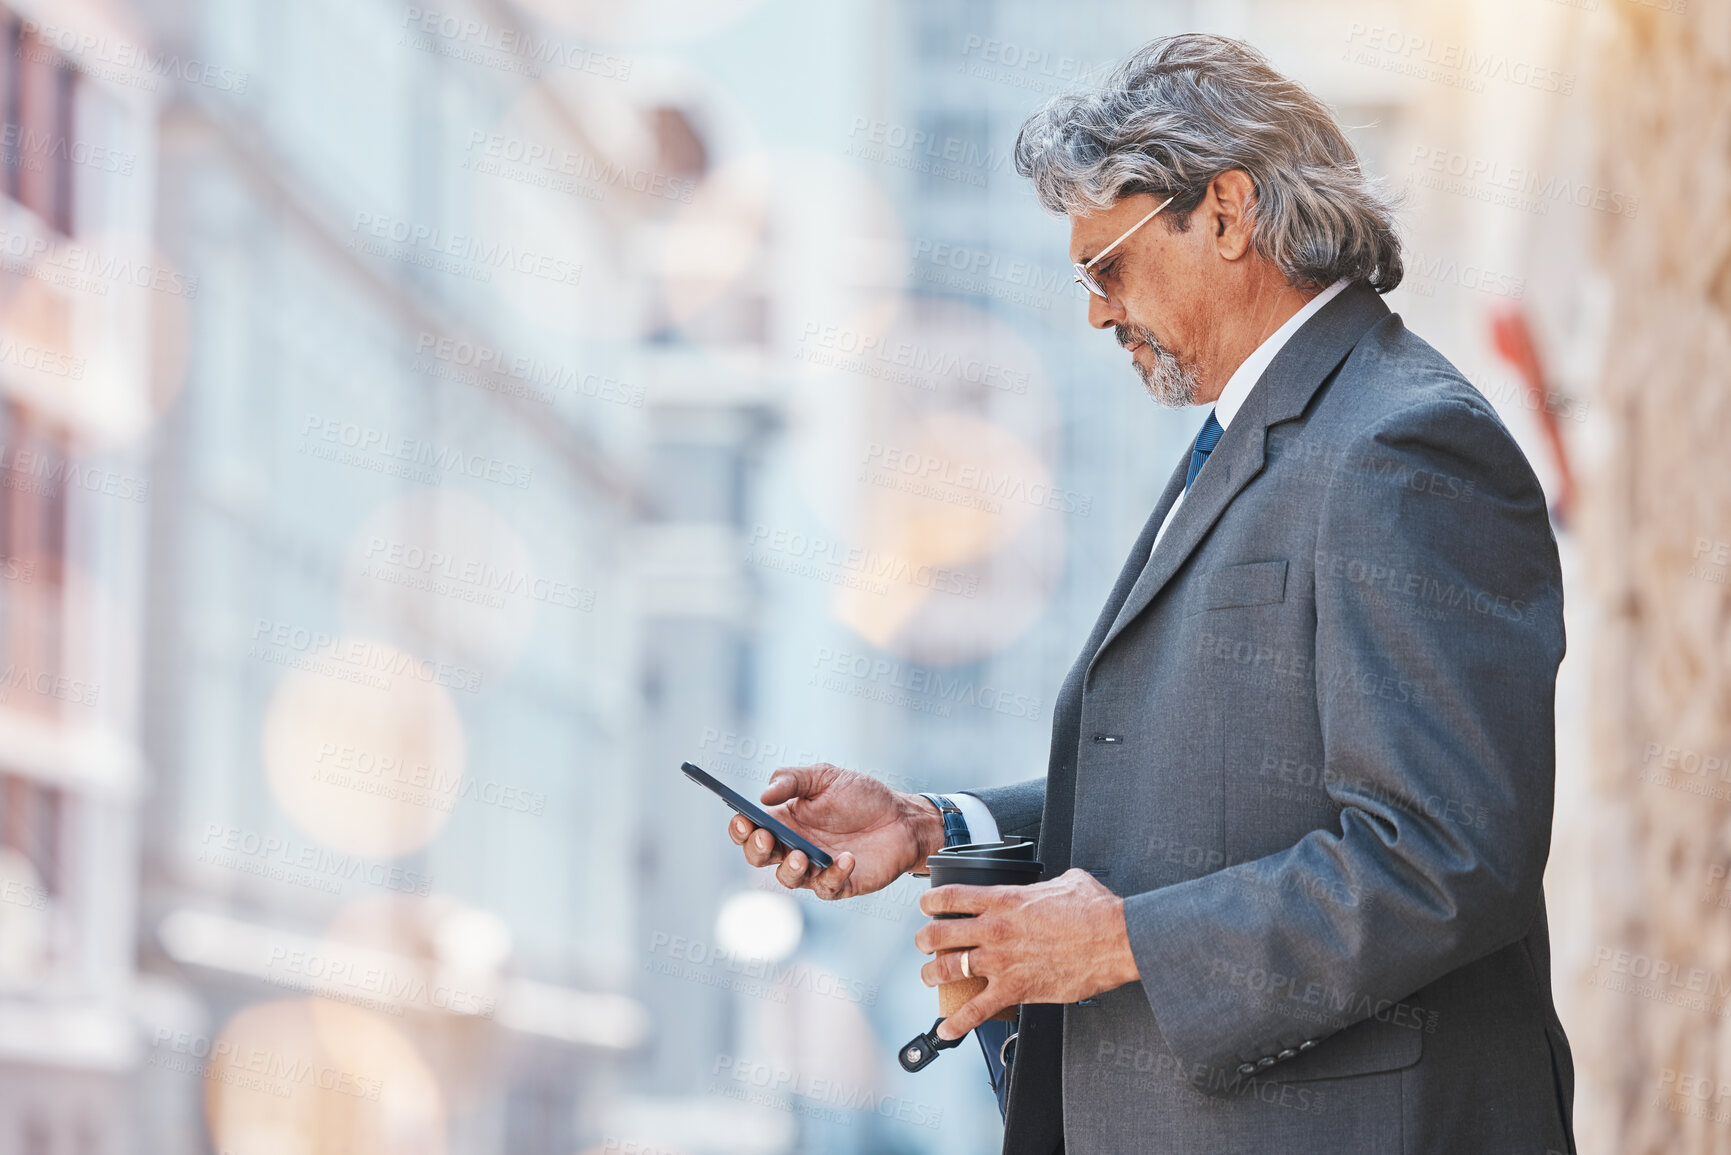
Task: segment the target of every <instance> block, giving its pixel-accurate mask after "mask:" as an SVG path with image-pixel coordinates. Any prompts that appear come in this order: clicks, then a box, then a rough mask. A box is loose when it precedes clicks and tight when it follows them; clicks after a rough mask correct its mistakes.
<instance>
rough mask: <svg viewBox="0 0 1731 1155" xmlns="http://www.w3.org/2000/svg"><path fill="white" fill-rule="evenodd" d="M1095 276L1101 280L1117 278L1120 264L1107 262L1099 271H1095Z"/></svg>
mask: <svg viewBox="0 0 1731 1155" xmlns="http://www.w3.org/2000/svg"><path fill="white" fill-rule="evenodd" d="M1094 275H1095V276H1097V277H1101V278H1107V277H1116V276H1117V275H1118V262H1117V261H1107V262H1106V263H1105V264H1103V265H1101V266H1100V267H1099V268H1098V269H1096V270H1094Z"/></svg>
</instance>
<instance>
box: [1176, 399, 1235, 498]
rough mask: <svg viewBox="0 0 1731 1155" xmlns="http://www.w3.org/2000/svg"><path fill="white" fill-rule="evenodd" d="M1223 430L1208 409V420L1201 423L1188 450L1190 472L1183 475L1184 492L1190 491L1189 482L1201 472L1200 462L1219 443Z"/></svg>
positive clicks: (1211, 411) (1212, 412)
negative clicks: (1200, 430)
mask: <svg viewBox="0 0 1731 1155" xmlns="http://www.w3.org/2000/svg"><path fill="white" fill-rule="evenodd" d="M1225 432H1226V430H1224V429H1222V428H1220V422H1218V421H1216V420H1215V419H1214V410H1212V409H1210V410H1209V411H1208V420H1206V421H1204V422H1203V423H1202V432H1200V433H1198V434H1197V435H1196V448H1194V449H1192V450H1191V451H1190V472H1188V473H1186V474H1185V475H1184V492H1185V493H1189V492H1190V483H1191V482H1193V481H1195V480H1196V475H1197V474H1198V473H1201V472H1202V463H1203V462H1205V461H1207V460H1208V455H1209V454H1210V453H1213V452H1214V447H1215V446H1216V445H1219V444H1220V435H1221V434H1222V433H1225Z"/></svg>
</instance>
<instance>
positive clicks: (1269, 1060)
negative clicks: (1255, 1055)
mask: <svg viewBox="0 0 1731 1155" xmlns="http://www.w3.org/2000/svg"><path fill="white" fill-rule="evenodd" d="M1256 1065H1257V1066H1258V1067H1272V1066H1274V1056H1273V1055H1264V1056H1262V1057H1261V1058H1260V1059H1258V1060H1256Z"/></svg>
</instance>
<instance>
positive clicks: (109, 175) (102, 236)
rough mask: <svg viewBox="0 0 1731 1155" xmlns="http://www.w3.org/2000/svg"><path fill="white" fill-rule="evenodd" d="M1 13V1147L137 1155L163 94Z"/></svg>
mask: <svg viewBox="0 0 1731 1155" xmlns="http://www.w3.org/2000/svg"><path fill="white" fill-rule="evenodd" d="M41 16H42V13H41V12H40V11H38V10H37V7H36V6H33V5H32V6H27V7H21V8H4V9H0V192H3V193H4V196H3V197H0V647H3V649H4V656H3V658H0V750H4V754H3V756H0V1151H5V1152H9V1153H10V1152H59V1151H90V1152H109V1151H117V1150H122V1149H124V1145H125V1143H126V1131H127V1128H126V1123H125V1117H126V1105H127V1102H128V1099H129V1085H128V1079H127V1072H128V1070H129V1069H130V1068H131V1066H132V1065H133V1064H134V1063H135V1062H136V1061H137V1058H138V1050H139V1048H138V1045H137V1039H136V1035H135V1032H134V1030H133V1024H132V1014H131V1009H130V1002H131V991H132V977H133V958H134V949H133V943H132V934H131V929H130V928H131V925H132V923H133V921H134V911H135V909H136V888H135V885H134V879H135V877H136V869H137V867H136V855H137V843H138V802H139V797H140V795H141V792H142V790H143V788H144V784H145V777H146V776H145V768H144V766H145V763H144V757H143V756H142V754H141V751H140V734H139V707H140V690H141V686H140V667H139V644H140V633H141V622H142V618H141V609H142V602H141V592H142V589H141V580H140V579H141V576H142V569H143V560H144V557H145V533H144V531H145V516H146V510H147V505H146V502H147V500H148V497H149V492H148V491H149V485H150V482H149V479H148V477H147V475H146V472H145V469H144V467H143V465H142V463H141V461H140V459H139V457H138V455H137V454H136V453H134V452H131V451H129V450H128V449H127V448H126V446H127V444H128V443H129V442H130V441H131V439H132V437H133V436H134V435H135V434H136V432H137V431H138V429H139V427H140V426H141V425H142V424H143V423H144V422H145V420H146V419H147V414H148V411H149V408H150V402H151V398H150V392H149V389H150V374H149V366H150V361H151V355H152V345H151V342H150V338H149V334H150V330H151V325H152V320H153V312H152V310H153V298H154V297H155V293H153V292H152V291H151V289H152V287H153V286H154V285H156V284H157V283H158V281H157V278H158V277H162V278H166V280H164V281H163V282H162V283H165V284H168V283H173V282H172V278H173V274H172V273H171V272H169V271H168V270H166V269H163V268H162V267H161V266H160V265H159V264H158V263H156V262H155V261H154V258H153V255H152V253H151V249H150V236H149V231H148V223H149V221H148V218H149V194H150V180H151V174H152V172H153V171H154V165H155V140H154V135H153V133H152V102H151V101H150V99H149V98H148V96H147V95H145V94H141V93H138V92H135V91H129V90H127V89H126V88H124V87H121V86H116V85H113V84H111V83H109V82H108V81H106V80H104V79H103V78H100V77H96V76H92V75H91V74H89V73H88V72H86V71H83V70H80V69H79V68H77V67H75V66H74V65H73V64H72V63H71V62H69V60H68V58H67V56H66V54H65V53H64V51H63V49H62V47H61V44H62V41H63V39H64V37H65V35H66V34H67V33H68V32H70V31H71V30H76V31H77V33H78V34H80V35H88V36H92V37H100V36H105V35H112V34H113V33H114V31H115V29H114V27H113V25H112V24H110V23H108V22H106V21H104V20H102V19H100V18H98V17H96V16H94V15H93V14H90V13H87V12H77V11H72V10H68V11H66V12H65V13H63V14H57V15H56V17H55V20H56V24H55V25H49V26H45V25H44V23H43V22H42V20H41Z"/></svg>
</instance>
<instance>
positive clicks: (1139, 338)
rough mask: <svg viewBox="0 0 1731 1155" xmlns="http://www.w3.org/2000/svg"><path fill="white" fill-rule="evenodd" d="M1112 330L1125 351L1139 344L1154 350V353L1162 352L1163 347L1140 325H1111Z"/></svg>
mask: <svg viewBox="0 0 1731 1155" xmlns="http://www.w3.org/2000/svg"><path fill="white" fill-rule="evenodd" d="M1112 330H1113V332H1114V333H1115V334H1116V336H1117V338H1118V344H1120V345H1122V346H1123V347H1124V348H1126V349H1128V348H1129V347H1130V346H1132V345H1135V344H1137V343H1138V342H1140V343H1141V344H1143V345H1146V346H1148V347H1149V348H1150V349H1152V350H1154V351H1155V352H1156V353H1159V352H1161V351H1162V350H1163V346H1162V345H1161V344H1160V342H1159V341H1156V340H1155V339H1154V334H1152V333H1150V332H1149V331H1148V330H1146V329H1144V328H1142V327H1141V326H1140V325H1113V326H1112Z"/></svg>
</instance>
